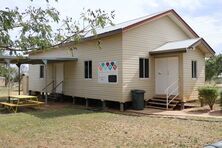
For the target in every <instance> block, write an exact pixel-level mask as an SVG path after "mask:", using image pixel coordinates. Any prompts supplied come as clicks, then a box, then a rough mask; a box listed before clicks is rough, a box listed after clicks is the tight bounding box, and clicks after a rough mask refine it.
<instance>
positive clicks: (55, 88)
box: [52, 80, 63, 92]
mask: <svg viewBox="0 0 222 148" xmlns="http://www.w3.org/2000/svg"><path fill="white" fill-rule="evenodd" d="M61 84H63V80H62V81H61V82H59V83H58V84H56V86H55V87H54V88H53V89H52V92H53V91H55V90H56V88H57V87H58V86H60V85H61Z"/></svg>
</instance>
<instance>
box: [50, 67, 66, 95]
mask: <svg viewBox="0 0 222 148" xmlns="http://www.w3.org/2000/svg"><path fill="white" fill-rule="evenodd" d="M59 64H61V65H62V81H64V63H54V64H53V80H54V84H53V85H54V86H53V88H54V87H55V86H56V85H57V84H58V83H60V82H61V81H59V82H57V78H58V74H57V65H59ZM61 87H62V88H61V89H62V90H61V92H57V89H55V90H54V92H56V93H62V92H63V84H61Z"/></svg>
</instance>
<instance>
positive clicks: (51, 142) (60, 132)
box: [0, 106, 222, 148]
mask: <svg viewBox="0 0 222 148" xmlns="http://www.w3.org/2000/svg"><path fill="white" fill-rule="evenodd" d="M62 107H63V108H58V107H56V108H53V107H51V108H50V109H47V110H45V109H43V110H40V111H36V110H34V111H30V110H29V111H26V112H24V113H17V114H0V121H1V122H0V131H1V132H0V145H1V146H2V147H53V148H54V147H202V146H203V145H205V144H208V143H213V142H217V141H219V140H221V137H222V127H221V124H222V120H219V119H217V121H214V120H210V121H208V120H206V121H197V120H191V119H187V120H182V119H173V118H157V117H150V116H141V117H138V116H129V115H123V114H114V113H107V112H93V111H89V110H84V109H82V108H78V107H76V106H75V107H74V106H62Z"/></svg>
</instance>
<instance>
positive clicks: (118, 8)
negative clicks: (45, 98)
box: [0, 0, 222, 53]
mask: <svg viewBox="0 0 222 148" xmlns="http://www.w3.org/2000/svg"><path fill="white" fill-rule="evenodd" d="M50 2H51V3H50V5H52V6H53V7H55V8H57V9H58V10H59V11H60V13H61V15H62V17H65V16H70V17H73V18H75V19H78V18H79V14H80V13H81V12H82V10H83V8H91V9H97V8H101V9H104V10H106V11H111V10H115V14H116V18H115V21H114V23H120V22H123V21H127V20H130V19H134V18H137V17H140V16H144V15H148V14H150V13H154V12H158V11H162V10H166V9H174V10H176V11H177V13H179V15H180V16H181V17H182V18H183V19H184V20H185V21H186V22H187V23H188V24H189V25H190V26H191V27H192V28H193V29H194V30H195V31H196V32H197V34H198V35H199V36H201V37H203V38H204V39H205V40H206V41H207V42H208V43H209V44H210V46H211V47H212V48H213V49H214V50H215V51H216V52H217V53H222V1H221V0H109V1H108V0H58V2H55V1H54V0H51V1H50ZM29 5H33V6H36V7H46V6H47V5H48V4H47V3H46V2H45V0H34V2H30V1H29V0H1V5H0V8H1V9H3V8H4V7H10V8H13V7H15V6H18V7H19V8H20V9H25V8H26V7H27V6H29Z"/></svg>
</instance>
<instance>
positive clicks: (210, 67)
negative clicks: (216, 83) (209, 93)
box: [206, 54, 222, 81]
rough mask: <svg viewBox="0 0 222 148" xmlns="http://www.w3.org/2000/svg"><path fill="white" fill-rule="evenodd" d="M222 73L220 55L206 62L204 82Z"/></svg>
mask: <svg viewBox="0 0 222 148" xmlns="http://www.w3.org/2000/svg"><path fill="white" fill-rule="evenodd" d="M221 73H222V54H219V55H216V56H214V57H212V58H210V59H207V60H206V80H207V81H210V80H212V79H213V78H215V77H217V76H218V75H220V74H221Z"/></svg>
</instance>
